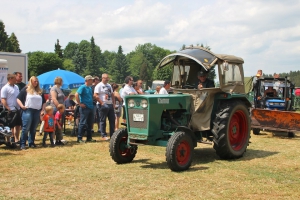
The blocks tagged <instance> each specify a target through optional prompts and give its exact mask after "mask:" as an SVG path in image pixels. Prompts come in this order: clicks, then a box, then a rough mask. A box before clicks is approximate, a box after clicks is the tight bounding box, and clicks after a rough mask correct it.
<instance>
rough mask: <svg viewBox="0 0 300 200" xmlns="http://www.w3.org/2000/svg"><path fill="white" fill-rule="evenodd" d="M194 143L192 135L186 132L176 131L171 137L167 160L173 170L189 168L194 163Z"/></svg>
mask: <svg viewBox="0 0 300 200" xmlns="http://www.w3.org/2000/svg"><path fill="white" fill-rule="evenodd" d="M193 152H194V145H193V141H192V137H191V136H190V135H189V134H187V133H185V132H176V133H174V135H172V137H171V138H170V140H169V142H168V145H167V151H166V160H167V164H168V166H169V168H170V169H171V170H172V171H183V170H187V169H188V168H189V167H190V166H191V163H192V156H193Z"/></svg>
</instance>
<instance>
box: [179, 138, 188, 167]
mask: <svg viewBox="0 0 300 200" xmlns="http://www.w3.org/2000/svg"><path fill="white" fill-rule="evenodd" d="M190 154H191V146H190V144H189V143H188V142H187V141H181V142H180V143H179V144H178V146H177V149H176V159H177V162H178V164H179V165H185V164H186V163H188V161H189V157H190Z"/></svg>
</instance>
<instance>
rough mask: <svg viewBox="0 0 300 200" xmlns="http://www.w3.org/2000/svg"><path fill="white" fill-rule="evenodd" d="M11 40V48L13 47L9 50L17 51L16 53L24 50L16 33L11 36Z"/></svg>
mask: <svg viewBox="0 0 300 200" xmlns="http://www.w3.org/2000/svg"><path fill="white" fill-rule="evenodd" d="M9 41H10V48H11V49H10V51H9V52H15V53H21V52H22V50H21V49H20V45H19V41H18V38H17V36H16V35H15V34H14V33H12V34H11V35H10V36H9Z"/></svg>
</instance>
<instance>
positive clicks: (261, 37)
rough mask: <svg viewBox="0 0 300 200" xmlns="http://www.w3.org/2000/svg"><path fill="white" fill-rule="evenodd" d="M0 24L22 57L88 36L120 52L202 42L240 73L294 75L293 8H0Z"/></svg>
mask: <svg viewBox="0 0 300 200" xmlns="http://www.w3.org/2000/svg"><path fill="white" fill-rule="evenodd" d="M2 7H3V9H2V12H1V16H2V18H1V19H2V20H3V21H4V24H5V25H6V31H7V33H8V34H10V33H11V32H14V33H15V34H16V35H17V37H18V39H19V42H20V45H21V49H22V50H23V52H28V51H37V50H42V51H53V49H54V43H55V42H56V39H59V40H60V43H61V45H62V46H63V47H64V46H66V45H67V43H68V42H80V41H81V40H89V39H90V38H91V37H92V36H94V38H95V41H96V43H97V44H98V45H99V46H100V47H101V49H102V50H109V51H117V49H118V46H119V45H122V47H123V50H124V52H125V53H128V52H130V51H132V50H134V48H135V46H137V45H138V44H143V43H146V42H150V43H152V44H156V45H157V46H160V47H163V48H166V49H170V50H179V48H180V47H181V46H182V45H183V44H186V45H190V44H194V45H195V44H196V43H199V44H201V43H203V44H204V45H209V46H210V47H211V48H212V51H213V52H216V53H227V54H233V55H236V56H240V57H242V58H244V60H245V65H244V66H245V74H246V75H247V76H249V75H253V74H255V73H256V70H257V69H259V68H262V69H263V70H264V72H265V73H269V74H271V73H273V72H274V71H276V72H286V71H290V70H293V71H295V70H298V63H299V62H300V55H299V54H300V51H299V50H300V21H299V20H298V19H299V18H300V13H299V12H298V8H299V7H300V2H299V1H296V0H287V1H284V2H282V1H279V0H272V1H259V0H256V1H239V0H235V1H234V0H230V1H229V0H215V1H189V0H187V1H184V2H182V1H179V0H173V1H171V0H167V1H150V0H136V1H133V0H131V1H121V0H119V1H113V2H102V1H100V2H99V1H96V0H90V1H85V2H82V1H79V0H73V1H72V0H65V1H63V2H61V1H58V0H51V1H50V0H44V1H34V0H28V1H26V3H24V2H23V1H20V0H19V1H18V0H15V1H9V0H4V2H2Z"/></svg>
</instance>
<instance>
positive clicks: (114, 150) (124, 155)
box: [109, 128, 137, 164]
mask: <svg viewBox="0 0 300 200" xmlns="http://www.w3.org/2000/svg"><path fill="white" fill-rule="evenodd" d="M127 140H128V133H127V128H121V129H119V130H117V131H116V132H114V134H113V136H112V137H111V139H110V144H109V152H110V156H111V158H112V159H113V160H114V161H115V162H116V163H118V164H123V163H129V162H131V161H132V160H133V159H134V157H135V155H136V152H137V146H136V145H131V146H130V147H129V146H128V145H127Z"/></svg>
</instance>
